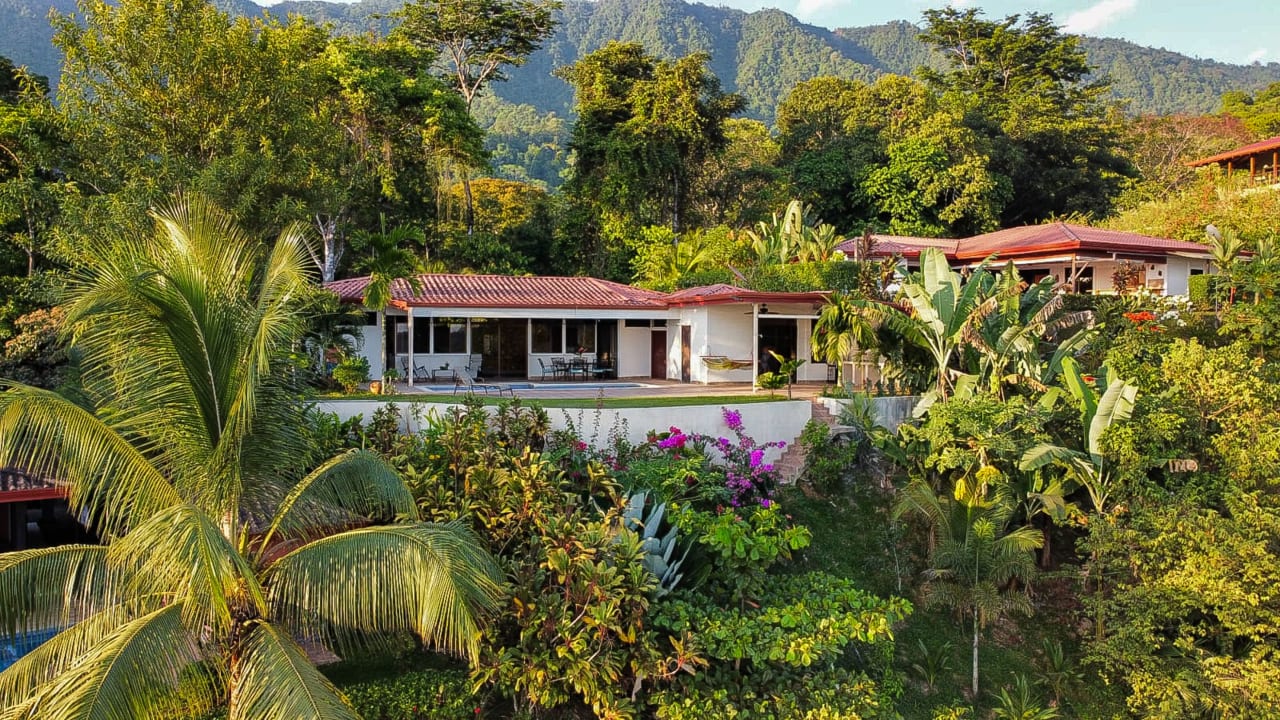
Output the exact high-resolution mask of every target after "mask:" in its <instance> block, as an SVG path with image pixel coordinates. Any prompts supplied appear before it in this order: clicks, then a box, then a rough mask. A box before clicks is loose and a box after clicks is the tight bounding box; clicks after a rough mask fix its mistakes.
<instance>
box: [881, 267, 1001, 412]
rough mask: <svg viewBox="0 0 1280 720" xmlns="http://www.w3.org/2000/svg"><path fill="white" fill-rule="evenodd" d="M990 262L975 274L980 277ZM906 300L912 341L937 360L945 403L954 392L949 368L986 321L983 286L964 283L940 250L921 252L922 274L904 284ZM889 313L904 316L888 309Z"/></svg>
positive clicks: (939, 387)
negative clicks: (982, 310)
mask: <svg viewBox="0 0 1280 720" xmlns="http://www.w3.org/2000/svg"><path fill="white" fill-rule="evenodd" d="M986 264H987V263H986V261H983V263H982V265H980V266H979V267H978V269H977V270H976V271H975V277H978V276H980V275H981V274H982V273H983V271H984V270H985V268H986ZM902 296H903V297H904V298H905V299H906V301H907V303H908V304H909V305H910V309H911V312H910V315H909V317H910V322H911V324H912V325H913V326H914V331H913V332H911V333H910V334H909V335H908V338H907V339H909V340H913V341H915V342H916V343H917V344H919V345H921V346H922V347H923V348H924V349H925V350H928V351H929V354H930V355H931V356H932V357H933V360H934V364H935V366H936V368H937V371H938V375H937V381H938V385H937V388H936V389H935V391H934V392H935V395H936V398H937V399H943V400H945V399H946V397H947V392H948V390H949V389H950V388H951V386H952V383H951V382H950V374H949V370H948V369H949V368H950V366H951V361H952V358H953V357H954V356H955V354H956V349H957V348H958V347H959V346H960V343H961V342H962V340H963V338H964V336H965V334H966V333H967V332H968V331H969V328H970V327H971V326H972V325H973V324H974V323H975V322H977V321H980V320H981V319H982V315H981V313H979V312H978V310H979V306H980V305H981V303H982V302H983V283H981V282H975V281H973V280H970V281H969V282H967V283H966V282H963V281H962V279H961V277H960V273H958V272H955V271H953V270H952V269H951V266H950V265H948V264H947V258H946V256H945V255H943V253H942V251H941V250H939V249H937V248H925V249H924V250H922V251H921V252H920V273H919V274H918V275H914V276H912V277H911V279H909V280H908V281H907V282H904V283H903V284H902ZM886 312H900V311H898V310H896V308H892V307H890V306H886Z"/></svg>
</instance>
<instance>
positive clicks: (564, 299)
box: [325, 274, 666, 310]
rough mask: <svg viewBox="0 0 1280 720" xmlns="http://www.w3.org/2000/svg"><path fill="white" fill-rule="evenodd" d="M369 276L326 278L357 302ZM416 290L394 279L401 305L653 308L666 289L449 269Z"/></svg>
mask: <svg viewBox="0 0 1280 720" xmlns="http://www.w3.org/2000/svg"><path fill="white" fill-rule="evenodd" d="M368 284H369V278H368V277H359V278H348V279H346V280H335V281H334V282H331V283H326V285H325V287H327V288H328V289H330V290H332V291H334V292H335V293H337V294H338V297H339V298H340V299H342V300H343V301H344V302H359V301H360V300H361V299H362V298H363V297H364V290H365V287H367V286H368ZM418 284H419V287H418V288H417V290H416V291H415V290H414V288H413V287H412V286H411V285H410V284H409V282H407V281H405V280H403V279H401V280H395V281H394V282H392V283H391V299H392V304H394V305H398V306H400V307H408V306H414V307H471V308H481V307H484V308H565V309H567V308H583V309H610V310H615V309H621V310H628V309H631V310H649V309H662V308H665V307H666V303H665V302H664V296H663V294H662V293H659V292H654V291H652V290H644V289H641V288H637V287H632V286H630V285H623V284H621V283H615V282H610V281H608V280H600V279H597V278H590V277H555V276H545V275H543V276H508V275H451V274H430V275H419V276H418Z"/></svg>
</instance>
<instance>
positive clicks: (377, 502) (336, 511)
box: [262, 450, 418, 551]
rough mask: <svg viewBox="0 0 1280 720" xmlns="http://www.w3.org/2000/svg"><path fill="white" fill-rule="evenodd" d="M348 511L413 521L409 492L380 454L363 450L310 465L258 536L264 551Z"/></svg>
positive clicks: (337, 520) (337, 521)
mask: <svg viewBox="0 0 1280 720" xmlns="http://www.w3.org/2000/svg"><path fill="white" fill-rule="evenodd" d="M353 516H355V517H360V518H367V519H370V520H394V519H401V520H417V519H418V509H417V504H416V503H415V502H414V499H413V493H411V492H410V491H409V488H408V487H407V486H406V485H405V484H404V481H403V480H401V479H400V476H399V475H398V474H397V473H396V471H395V470H393V469H392V468H391V467H390V466H389V465H387V463H386V462H385V461H383V460H382V458H380V457H378V456H377V455H375V454H374V453H371V452H366V451H363V450H352V451H350V452H347V453H344V454H342V455H338V456H337V457H334V458H332V459H330V460H329V461H328V462H326V463H324V464H322V465H321V466H320V467H318V468H316V469H315V470H313V471H312V472H311V473H310V474H308V475H307V476H306V477H304V478H303V479H302V480H301V481H300V482H298V484H297V485H295V486H294V487H293V489H292V490H290V491H289V494H288V495H287V496H286V497H285V498H284V500H283V501H282V502H281V503H280V507H279V509H278V510H277V511H276V515H275V518H274V519H273V520H272V521H271V526H270V528H269V529H268V530H267V533H266V535H265V536H264V537H263V540H262V550H263V551H265V550H266V549H267V548H268V547H269V546H270V545H271V543H272V542H273V541H275V540H278V539H290V538H297V537H302V536H305V534H306V532H307V531H308V530H313V531H315V530H323V529H325V528H332V527H334V526H337V525H341V524H344V523H347V522H350V521H351V520H352V519H353Z"/></svg>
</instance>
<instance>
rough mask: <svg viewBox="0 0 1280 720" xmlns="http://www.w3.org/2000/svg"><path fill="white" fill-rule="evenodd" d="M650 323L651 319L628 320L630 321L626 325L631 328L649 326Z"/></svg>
mask: <svg viewBox="0 0 1280 720" xmlns="http://www.w3.org/2000/svg"><path fill="white" fill-rule="evenodd" d="M649 323H650V321H649V320H628V321H626V324H625V327H629V328H647V327H649Z"/></svg>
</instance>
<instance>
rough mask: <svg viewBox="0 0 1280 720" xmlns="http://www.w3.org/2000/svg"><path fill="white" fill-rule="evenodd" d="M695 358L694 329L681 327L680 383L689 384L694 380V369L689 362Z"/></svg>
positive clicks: (685, 326)
mask: <svg viewBox="0 0 1280 720" xmlns="http://www.w3.org/2000/svg"><path fill="white" fill-rule="evenodd" d="M692 358H693V328H692V327H691V326H689V325H681V326H680V382H689V381H690V380H692V379H693V378H692V375H693V368H692V367H690V366H689V361H690V360H691V359H692Z"/></svg>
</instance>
